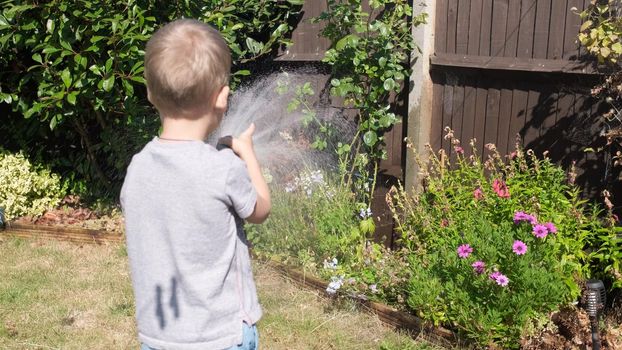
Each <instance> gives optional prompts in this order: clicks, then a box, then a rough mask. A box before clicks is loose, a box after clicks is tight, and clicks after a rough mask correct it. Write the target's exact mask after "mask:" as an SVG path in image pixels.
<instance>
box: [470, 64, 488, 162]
mask: <svg viewBox="0 0 622 350" xmlns="http://www.w3.org/2000/svg"><path fill="white" fill-rule="evenodd" d="M484 81H485V78H483V77H482V75H481V74H479V75H478V76H477V82H476V92H475V120H474V123H473V138H475V141H476V143H475V144H476V147H477V148H478V149H477V151H478V152H477V155H478V156H480V157H482V154H483V153H482V152H483V151H484V133H485V130H486V109H487V106H488V103H487V100H488V89H487V88H486V85H484Z"/></svg>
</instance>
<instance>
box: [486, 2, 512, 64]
mask: <svg viewBox="0 0 622 350" xmlns="http://www.w3.org/2000/svg"><path fill="white" fill-rule="evenodd" d="M508 1H509V0H496V1H495V2H494V3H493V7H492V33H491V34H490V35H491V40H490V56H493V57H497V56H503V52H504V51H505V29H506V27H507V20H508Z"/></svg>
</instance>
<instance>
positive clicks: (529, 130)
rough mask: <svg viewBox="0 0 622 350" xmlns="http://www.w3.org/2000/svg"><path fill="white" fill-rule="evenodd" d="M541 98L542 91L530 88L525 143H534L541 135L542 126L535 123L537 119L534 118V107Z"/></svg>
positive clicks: (526, 111)
mask: <svg viewBox="0 0 622 350" xmlns="http://www.w3.org/2000/svg"><path fill="white" fill-rule="evenodd" d="M539 99H540V92H539V91H537V90H534V89H530V90H529V96H528V97H527V108H526V110H525V113H526V115H527V118H526V120H525V122H526V124H525V130H524V133H525V139H524V142H525V144H529V143H533V142H534V141H536V139H537V138H538V136H539V135H540V126H539V125H535V123H536V121H535V120H534V115H533V111H534V108H535V107H536V106H537V105H538V101H539Z"/></svg>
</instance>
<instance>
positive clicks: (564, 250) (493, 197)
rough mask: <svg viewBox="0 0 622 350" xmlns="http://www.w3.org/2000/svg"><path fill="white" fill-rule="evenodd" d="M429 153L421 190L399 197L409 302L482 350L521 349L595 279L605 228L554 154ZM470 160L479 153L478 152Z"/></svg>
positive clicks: (491, 147) (458, 149) (490, 147)
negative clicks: (595, 252)
mask: <svg viewBox="0 0 622 350" xmlns="http://www.w3.org/2000/svg"><path fill="white" fill-rule="evenodd" d="M447 139H448V140H450V141H452V142H453V144H454V152H453V156H452V159H453V160H454V161H453V162H451V163H450V161H449V159H450V157H448V156H447V155H446V154H445V153H444V152H443V151H441V152H440V153H439V155H436V154H434V153H432V152H430V162H429V164H428V165H427V167H424V169H427V172H426V173H425V174H424V175H423V177H424V179H423V188H422V191H421V192H420V193H418V194H415V195H411V194H410V193H408V192H406V191H404V190H399V191H397V192H396V194H395V195H394V197H393V206H394V209H395V213H396V215H395V218H396V220H397V225H398V231H399V232H400V233H401V235H402V242H401V243H402V244H403V246H404V248H405V250H404V251H403V253H402V254H405V259H407V261H408V263H409V266H410V267H411V278H410V279H409V281H408V283H407V285H406V286H405V289H407V294H406V295H405V296H404V299H405V300H406V302H407V305H408V307H409V308H411V309H412V310H413V311H415V312H416V313H417V314H418V315H419V316H421V317H423V318H424V319H425V320H427V321H429V322H431V323H434V324H445V325H449V326H451V327H452V328H454V329H457V330H459V331H460V332H461V333H462V334H464V335H465V336H466V337H468V338H470V339H472V340H473V341H475V342H476V344H479V346H482V347H486V346H489V345H492V344H496V345H498V346H501V347H502V348H518V347H519V345H520V339H521V338H522V337H524V336H528V335H529V334H528V332H529V331H530V330H531V331H533V329H534V327H535V326H534V324H535V322H534V320H536V319H541V318H542V317H547V315H548V313H549V312H551V311H554V310H556V309H558V308H559V307H561V306H563V305H566V304H568V303H570V302H572V301H574V300H576V298H577V297H578V296H579V294H580V287H579V283H580V281H581V280H582V278H584V277H585V276H588V275H590V273H592V271H591V270H590V259H591V256H590V255H588V254H586V253H585V251H584V248H586V247H588V246H589V244H590V242H592V240H593V239H594V237H595V235H594V228H600V229H602V230H606V231H607V232H608V237H610V236H611V235H612V234H613V232H614V229H613V228H607V227H605V226H604V225H603V223H602V222H601V221H600V219H599V218H598V217H597V216H596V214H597V213H598V212H597V211H595V210H590V208H589V207H588V206H587V205H586V203H585V202H584V201H582V200H580V199H579V196H578V195H579V193H578V190H577V189H576V188H574V187H572V186H570V185H569V184H568V181H567V178H566V174H565V173H564V171H563V170H562V169H560V168H559V167H558V166H556V165H554V164H553V163H551V161H550V160H549V159H548V158H546V157H545V158H544V159H538V158H537V157H536V156H535V155H534V154H533V152H531V151H527V152H526V154H525V153H524V152H523V151H522V150H521V149H520V148H518V149H517V150H516V151H515V152H514V153H512V154H511V155H509V156H508V159H507V160H506V159H504V158H503V157H502V156H501V155H500V154H499V153H498V152H497V151H496V149H495V147H494V145H487V154H488V155H487V157H486V159H485V160H481V159H479V158H478V157H476V156H469V157H467V156H465V155H464V152H465V151H464V149H463V148H462V147H461V145H460V143H459V141H458V140H456V139H453V135H452V132H451V131H450V130H448V136H447ZM472 153H473V154H477V152H476V150H473V152H472Z"/></svg>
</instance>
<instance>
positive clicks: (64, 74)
mask: <svg viewBox="0 0 622 350" xmlns="http://www.w3.org/2000/svg"><path fill="white" fill-rule="evenodd" d="M60 77H61V79H63V84H65V87H66V88H68V87H70V86H71V82H72V79H71V73H70V72H69V69H65V70H63V71H62V72H61V73H60Z"/></svg>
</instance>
